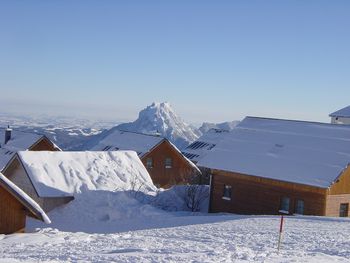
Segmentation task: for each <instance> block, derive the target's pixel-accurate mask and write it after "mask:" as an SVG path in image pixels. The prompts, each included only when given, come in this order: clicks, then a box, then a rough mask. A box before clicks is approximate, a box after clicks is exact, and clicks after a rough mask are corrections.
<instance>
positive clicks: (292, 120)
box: [237, 116, 350, 128]
mask: <svg viewBox="0 0 350 263" xmlns="http://www.w3.org/2000/svg"><path fill="white" fill-rule="evenodd" d="M246 118H251V119H265V120H275V121H288V122H301V123H310V124H320V125H325V126H332V127H339V128H342V127H347V128H350V125H349V124H342V125H339V124H334V123H328V122H319V121H306V120H295V119H282V118H271V117H259V116H246V117H245V118H244V119H246ZM238 125H239V124H238ZM237 127H238V126H237Z"/></svg>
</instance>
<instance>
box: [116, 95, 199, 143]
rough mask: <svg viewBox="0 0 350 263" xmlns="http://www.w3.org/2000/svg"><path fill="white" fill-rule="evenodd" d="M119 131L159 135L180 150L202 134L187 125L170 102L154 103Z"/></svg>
mask: <svg viewBox="0 0 350 263" xmlns="http://www.w3.org/2000/svg"><path fill="white" fill-rule="evenodd" d="M117 129H119V130H126V131H132V132H139V133H146V134H147V133H148V134H149V133H153V134H155V133H159V134H160V135H161V136H163V137H165V138H167V139H168V140H169V141H171V142H172V143H173V144H175V145H176V146H177V147H178V148H179V149H183V148H184V147H186V146H187V145H189V144H190V143H191V142H193V141H195V140H196V139H197V138H198V137H199V135H200V134H201V133H200V132H199V131H198V130H197V129H195V128H193V127H192V126H191V125H188V124H187V123H185V122H184V121H183V120H182V119H181V118H180V117H179V116H178V115H177V114H176V113H175V111H174V109H173V108H172V106H171V105H170V104H169V103H168V102H163V103H158V102H155V103H153V104H152V105H150V106H148V107H146V108H145V109H143V110H142V111H141V112H140V113H139V117H138V119H137V120H135V121H134V122H130V123H124V124H121V125H119V126H117Z"/></svg>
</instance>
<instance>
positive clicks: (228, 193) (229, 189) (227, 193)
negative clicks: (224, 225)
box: [222, 185, 232, 200]
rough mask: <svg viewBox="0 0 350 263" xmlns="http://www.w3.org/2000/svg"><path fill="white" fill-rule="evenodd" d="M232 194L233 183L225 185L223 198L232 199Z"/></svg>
mask: <svg viewBox="0 0 350 263" xmlns="http://www.w3.org/2000/svg"><path fill="white" fill-rule="evenodd" d="M231 195H232V186H231V185H224V192H223V195H222V199H224V200H231Z"/></svg>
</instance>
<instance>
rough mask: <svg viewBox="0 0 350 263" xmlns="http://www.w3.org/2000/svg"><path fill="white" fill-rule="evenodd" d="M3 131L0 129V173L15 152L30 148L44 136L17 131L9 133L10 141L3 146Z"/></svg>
mask: <svg viewBox="0 0 350 263" xmlns="http://www.w3.org/2000/svg"><path fill="white" fill-rule="evenodd" d="M5 130H6V129H4V128H0V145H1V147H0V171H1V170H2V169H3V168H4V167H5V166H6V164H7V163H8V162H9V161H10V160H11V158H12V157H13V156H14V155H15V153H16V152H17V151H23V150H27V149H29V148H31V147H32V146H33V145H34V144H36V143H37V142H38V141H39V140H40V139H42V138H43V137H44V136H43V135H39V134H35V133H29V132H22V131H18V130H12V131H11V139H10V140H9V141H8V142H7V143H6V144H5Z"/></svg>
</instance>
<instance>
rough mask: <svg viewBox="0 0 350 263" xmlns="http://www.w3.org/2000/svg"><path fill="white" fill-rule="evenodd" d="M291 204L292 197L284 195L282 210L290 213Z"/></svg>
mask: <svg viewBox="0 0 350 263" xmlns="http://www.w3.org/2000/svg"><path fill="white" fill-rule="evenodd" d="M289 204H290V198H289V197H286V196H284V197H282V199H281V205H280V212H284V213H289Z"/></svg>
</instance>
